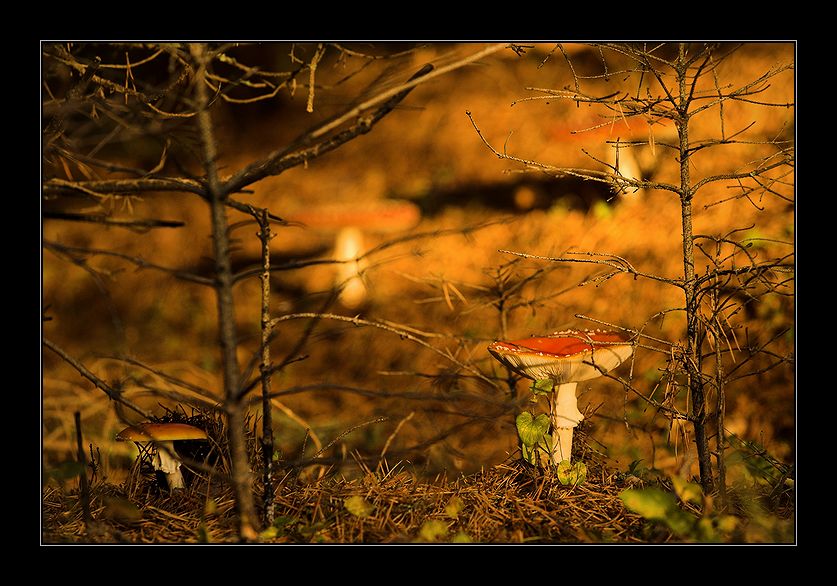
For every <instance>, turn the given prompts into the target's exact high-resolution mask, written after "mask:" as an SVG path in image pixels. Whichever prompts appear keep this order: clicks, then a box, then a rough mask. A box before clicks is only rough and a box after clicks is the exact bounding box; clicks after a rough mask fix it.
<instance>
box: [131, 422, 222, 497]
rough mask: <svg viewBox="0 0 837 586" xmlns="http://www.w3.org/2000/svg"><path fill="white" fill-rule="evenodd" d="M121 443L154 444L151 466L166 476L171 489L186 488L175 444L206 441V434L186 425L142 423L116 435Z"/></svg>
mask: <svg viewBox="0 0 837 586" xmlns="http://www.w3.org/2000/svg"><path fill="white" fill-rule="evenodd" d="M116 439H117V440H119V441H132V442H135V443H137V444H153V445H154V448H155V450H154V455H153V457H152V458H151V465H152V466H153V467H154V470H159V471H160V472H162V473H163V474H165V476H166V482H167V483H168V486H169V489H170V490H174V489H177V488H184V487H185V486H186V483H185V482H184V480H183V474H182V473H181V472H180V461H179V460H178V459H177V452H175V451H174V442H176V441H179V440H206V439H207V435H206V432H205V431H204V430H202V429H198V428H197V427H194V426H192V425H187V424H185V423H140V424H137V425H132V426H131V427H126V428H125V429H123V430H122V431H120V432H119V433H118V434H117V435H116Z"/></svg>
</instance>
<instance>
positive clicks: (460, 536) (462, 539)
mask: <svg viewBox="0 0 837 586" xmlns="http://www.w3.org/2000/svg"><path fill="white" fill-rule="evenodd" d="M473 542H474V540H473V539H471V536H470V535H468V534H467V533H465V532H464V531H457V532H456V535H454V536H453V539H451V543H473Z"/></svg>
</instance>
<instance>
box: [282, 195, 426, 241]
mask: <svg viewBox="0 0 837 586" xmlns="http://www.w3.org/2000/svg"><path fill="white" fill-rule="evenodd" d="M283 217H284V218H285V219H286V220H288V221H290V222H298V223H300V224H304V225H305V226H307V227H309V228H314V229H318V230H340V229H342V228H346V227H356V228H360V229H362V230H368V231H370V232H381V233H392V232H399V231H401V230H408V229H410V228H413V227H414V226H416V224H418V223H419V221H420V220H421V211H420V210H419V207H418V206H417V205H416V204H414V203H412V202H409V201H406V200H374V201H367V202H351V203H331V204H326V205H321V206H310V207H307V208H304V209H299V210H295V211H294V210H291V211H288V212H286V213H285V214H283Z"/></svg>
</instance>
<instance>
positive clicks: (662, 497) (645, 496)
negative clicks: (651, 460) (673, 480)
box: [619, 488, 677, 521]
mask: <svg viewBox="0 0 837 586" xmlns="http://www.w3.org/2000/svg"><path fill="white" fill-rule="evenodd" d="M619 498H620V499H622V502H623V503H625V506H626V507H628V508H629V509H630V510H631V511H633V512H634V513H637V514H638V515H642V516H643V517H645V518H646V519H649V520H652V521H664V520H665V518H666V516H667V515H668V514H669V513H670V512H671V511H672V510H673V509H676V508H677V503H676V502H675V500H674V495H672V494H671V493H668V492H665V491H662V490H660V489H659V488H641V489H634V488H629V489H627V490H623V491H622V493H621V494H620V495H619Z"/></svg>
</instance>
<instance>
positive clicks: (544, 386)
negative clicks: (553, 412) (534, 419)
mask: <svg viewBox="0 0 837 586" xmlns="http://www.w3.org/2000/svg"><path fill="white" fill-rule="evenodd" d="M553 390H555V383H554V382H552V381H551V380H550V379H548V378H547V379H541V380H535V381H532V387H531V391H532V392H533V393H534V394H535V395H548V394H549V393H551V392H552V391H553Z"/></svg>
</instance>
